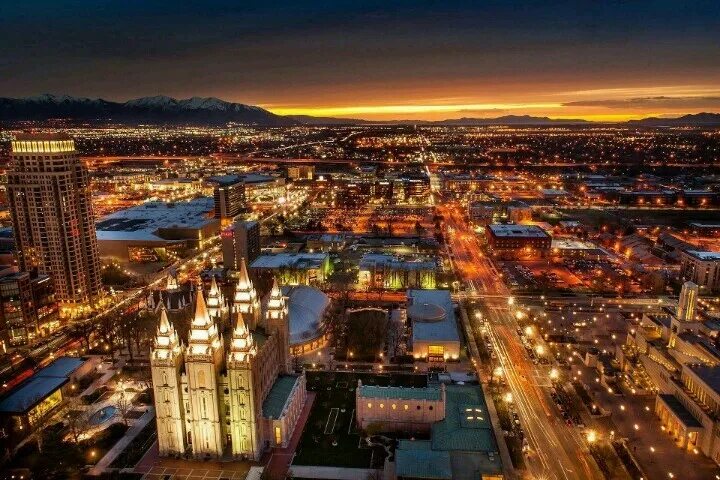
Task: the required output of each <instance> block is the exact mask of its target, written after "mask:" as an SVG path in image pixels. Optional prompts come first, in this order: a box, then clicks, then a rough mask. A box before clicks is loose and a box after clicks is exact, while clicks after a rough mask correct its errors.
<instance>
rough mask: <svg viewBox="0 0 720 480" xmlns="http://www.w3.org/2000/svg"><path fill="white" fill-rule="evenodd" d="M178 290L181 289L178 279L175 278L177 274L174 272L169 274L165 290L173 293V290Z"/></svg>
mask: <svg viewBox="0 0 720 480" xmlns="http://www.w3.org/2000/svg"><path fill="white" fill-rule="evenodd" d="M178 288H180V287H179V286H178V281H177V277H176V276H175V273H174V272H170V273H168V276H167V281H166V282H165V290H168V291H173V290H177V289H178Z"/></svg>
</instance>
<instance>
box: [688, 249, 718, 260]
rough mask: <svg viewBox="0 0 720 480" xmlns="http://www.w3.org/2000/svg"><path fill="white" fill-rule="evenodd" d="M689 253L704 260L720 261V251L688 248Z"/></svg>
mask: <svg viewBox="0 0 720 480" xmlns="http://www.w3.org/2000/svg"><path fill="white" fill-rule="evenodd" d="M687 253H688V254H689V255H690V256H692V257H695V258H697V259H698V260H703V261H720V252H710V251H700V250H687Z"/></svg>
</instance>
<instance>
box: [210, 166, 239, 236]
mask: <svg viewBox="0 0 720 480" xmlns="http://www.w3.org/2000/svg"><path fill="white" fill-rule="evenodd" d="M213 178H214V179H215V181H214V182H213V183H215V186H214V187H213V202H214V206H215V209H214V214H215V218H218V219H220V220H221V222H223V224H224V225H225V224H227V223H229V222H231V221H232V219H233V218H235V217H236V216H237V215H239V214H240V213H241V212H242V211H243V209H244V208H245V183H243V181H242V179H240V178H239V177H236V176H233V175H225V176H221V177H213Z"/></svg>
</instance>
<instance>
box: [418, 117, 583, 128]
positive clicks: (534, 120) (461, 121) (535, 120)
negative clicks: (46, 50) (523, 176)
mask: <svg viewBox="0 0 720 480" xmlns="http://www.w3.org/2000/svg"><path fill="white" fill-rule="evenodd" d="M432 123H433V124H434V125H467V126H473V125H478V126H481V125H578V124H584V123H588V121H587V120H581V119H552V118H548V117H532V116H530V115H505V116H502V117H495V118H456V119H448V120H440V121H438V122H432Z"/></svg>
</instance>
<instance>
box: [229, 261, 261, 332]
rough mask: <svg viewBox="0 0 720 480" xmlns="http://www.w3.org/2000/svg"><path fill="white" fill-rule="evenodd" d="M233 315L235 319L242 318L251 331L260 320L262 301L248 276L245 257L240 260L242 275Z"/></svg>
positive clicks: (236, 293) (236, 291) (238, 284)
mask: <svg viewBox="0 0 720 480" xmlns="http://www.w3.org/2000/svg"><path fill="white" fill-rule="evenodd" d="M233 314H234V315H233V316H234V317H242V319H243V322H244V323H245V325H246V326H247V327H248V328H249V329H250V330H254V329H255V327H256V326H257V323H258V320H259V319H260V300H259V299H258V295H257V292H256V291H255V287H253V284H252V281H251V280H250V276H249V275H248V272H247V266H246V265H245V258H244V257H243V258H241V259H240V274H239V277H238V282H237V285H235V295H234V297H233Z"/></svg>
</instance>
